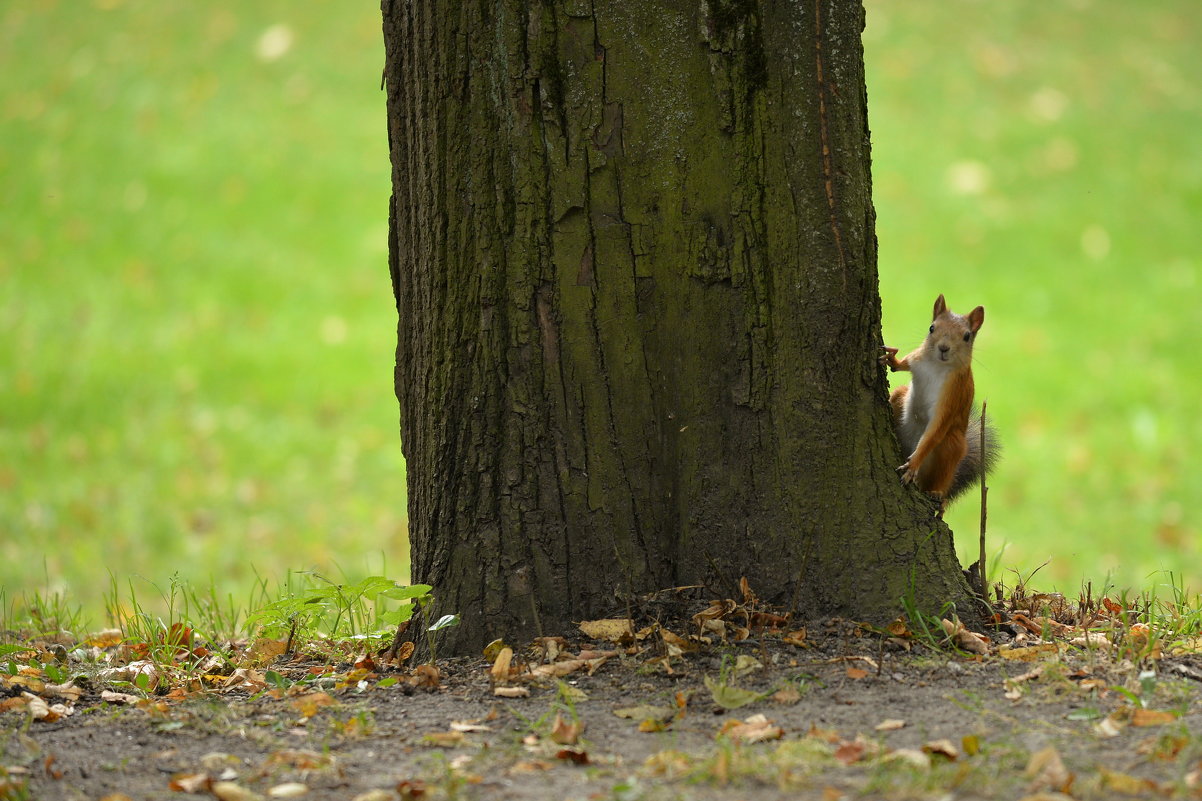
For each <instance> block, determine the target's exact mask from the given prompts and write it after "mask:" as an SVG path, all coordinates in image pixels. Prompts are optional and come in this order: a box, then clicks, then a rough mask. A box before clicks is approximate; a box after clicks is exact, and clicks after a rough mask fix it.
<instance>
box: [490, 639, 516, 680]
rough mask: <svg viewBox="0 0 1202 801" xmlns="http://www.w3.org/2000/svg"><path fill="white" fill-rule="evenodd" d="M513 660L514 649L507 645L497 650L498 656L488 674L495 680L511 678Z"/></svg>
mask: <svg viewBox="0 0 1202 801" xmlns="http://www.w3.org/2000/svg"><path fill="white" fill-rule="evenodd" d="M512 662H513V649H512V648H510V647H509V646H505V647H504V648H502V649H501V650H500V651H498V652H497V658H496V660H495V661H494V662H493V663H492V667H491V668H489V669H488V675H489V677H490V678H491V679H492V680H493V681H505V680H506V679H508V678H509V668H510V664H511V663H512Z"/></svg>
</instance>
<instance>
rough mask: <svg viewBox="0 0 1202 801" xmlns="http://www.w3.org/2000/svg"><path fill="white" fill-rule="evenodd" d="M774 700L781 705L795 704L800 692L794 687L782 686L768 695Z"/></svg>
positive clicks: (799, 697) (798, 699) (799, 698)
mask: <svg viewBox="0 0 1202 801" xmlns="http://www.w3.org/2000/svg"><path fill="white" fill-rule="evenodd" d="M769 697H770V698H771V699H772V700H773V701H774V702H776V703H778V704H782V705H789V704H795V703H797V702H798V701H800V700H801V693H800V692H798V691H797V688H796V687H784V688H782V689H779V690H777V691H776V692H774V693H772V695H771V696H769Z"/></svg>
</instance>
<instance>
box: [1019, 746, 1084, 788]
mask: <svg viewBox="0 0 1202 801" xmlns="http://www.w3.org/2000/svg"><path fill="white" fill-rule="evenodd" d="M1023 775H1024V776H1026V777H1027V778H1028V779H1030V780H1031V782H1030V784H1029V785H1028V787H1027V789H1028V790H1030V791H1032V792H1034V791H1036V790H1040V789H1049V790H1056V791H1058V792H1064V793H1067V792H1068V790H1069V788H1070V787H1071V786H1072V783H1073V774H1071V773H1069V771H1068V768H1066V767H1065V766H1064V761H1063V760H1062V759H1061V758H1060V753H1059V752H1058V751H1057V750H1056V749H1055V748H1053V747H1052V746H1048V747H1047V748H1044V749H1043V750H1041V751H1036V752H1035V753H1034V754H1032V755H1031V759H1030V760H1029V761H1028V762H1027V768H1026V770H1024V771H1023Z"/></svg>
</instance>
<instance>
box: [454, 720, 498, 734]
mask: <svg viewBox="0 0 1202 801" xmlns="http://www.w3.org/2000/svg"><path fill="white" fill-rule="evenodd" d="M451 731H461V732H465V733H471V732H480V731H492V729H491V728H489V727H488V726H485V725H484V724H483V723H472V722H469V721H466V720H452V721H451Z"/></svg>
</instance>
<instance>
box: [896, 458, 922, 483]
mask: <svg viewBox="0 0 1202 801" xmlns="http://www.w3.org/2000/svg"><path fill="white" fill-rule="evenodd" d="M897 472H899V473H901V474H902V477H901V480H902V483H903V484H913V483H914V479H915V478H917V477H918V471H917V470H915V469H913V468H912V467H910V462H909V460H906V463H905V464H903V465H902V466H901V467H899V468H897Z"/></svg>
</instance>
